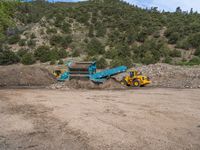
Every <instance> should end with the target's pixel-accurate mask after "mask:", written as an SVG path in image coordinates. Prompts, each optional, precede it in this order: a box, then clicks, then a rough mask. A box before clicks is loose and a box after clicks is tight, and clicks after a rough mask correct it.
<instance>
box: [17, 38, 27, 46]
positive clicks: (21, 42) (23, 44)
mask: <svg viewBox="0 0 200 150" xmlns="http://www.w3.org/2000/svg"><path fill="white" fill-rule="evenodd" d="M18 45H19V46H25V45H26V40H25V39H21V40H19V43H18Z"/></svg>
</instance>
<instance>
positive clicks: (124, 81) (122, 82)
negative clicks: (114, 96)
mask: <svg viewBox="0 0 200 150" xmlns="http://www.w3.org/2000/svg"><path fill="white" fill-rule="evenodd" d="M120 83H121V84H122V85H126V86H128V84H127V82H126V80H125V79H122V80H121V82H120Z"/></svg>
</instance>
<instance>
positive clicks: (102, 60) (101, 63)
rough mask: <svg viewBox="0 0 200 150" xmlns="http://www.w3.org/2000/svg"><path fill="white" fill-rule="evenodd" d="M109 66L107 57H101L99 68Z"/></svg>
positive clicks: (98, 62) (98, 61) (98, 63)
mask: <svg viewBox="0 0 200 150" xmlns="http://www.w3.org/2000/svg"><path fill="white" fill-rule="evenodd" d="M107 66H108V63H107V61H106V59H105V58H103V57H101V58H100V59H98V60H97V68H99V69H104V68H106V67H107Z"/></svg>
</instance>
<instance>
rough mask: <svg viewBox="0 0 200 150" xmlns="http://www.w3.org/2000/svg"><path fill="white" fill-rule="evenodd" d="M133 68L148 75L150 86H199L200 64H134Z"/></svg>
mask: <svg viewBox="0 0 200 150" xmlns="http://www.w3.org/2000/svg"><path fill="white" fill-rule="evenodd" d="M135 69H136V70H138V71H141V72H142V73H143V74H144V75H148V76H149V77H150V79H151V80H152V84H151V86H155V87H171V88H200V66H192V67H189V66H172V65H168V64H161V63H160V64H153V65H147V66H136V67H135Z"/></svg>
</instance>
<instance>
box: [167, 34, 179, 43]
mask: <svg viewBox="0 0 200 150" xmlns="http://www.w3.org/2000/svg"><path fill="white" fill-rule="evenodd" d="M179 38H180V35H179V33H177V32H173V33H171V34H170V36H169V37H168V39H169V41H168V42H169V43H170V44H176V42H177V41H178V40H179Z"/></svg>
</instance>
